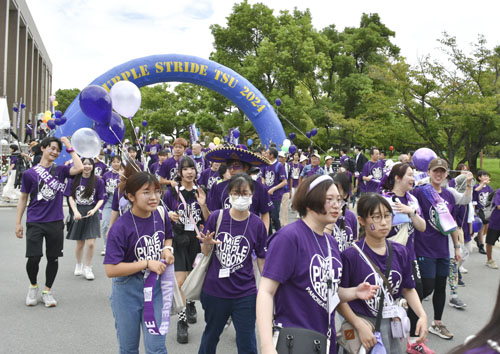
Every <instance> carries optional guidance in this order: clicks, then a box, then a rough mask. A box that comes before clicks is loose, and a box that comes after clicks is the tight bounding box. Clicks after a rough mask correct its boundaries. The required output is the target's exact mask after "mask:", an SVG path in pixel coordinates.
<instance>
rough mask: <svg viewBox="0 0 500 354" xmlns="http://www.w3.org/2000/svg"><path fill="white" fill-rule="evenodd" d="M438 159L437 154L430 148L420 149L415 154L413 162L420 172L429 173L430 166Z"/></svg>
mask: <svg viewBox="0 0 500 354" xmlns="http://www.w3.org/2000/svg"><path fill="white" fill-rule="evenodd" d="M436 157H437V155H436V153H435V152H434V151H432V150H431V149H429V148H420V149H418V150H417V151H415V153H414V154H413V157H412V160H413V165H415V167H416V169H417V170H418V171H422V172H427V169H428V168H429V164H430V163H431V161H432V160H434V159H435V158H436Z"/></svg>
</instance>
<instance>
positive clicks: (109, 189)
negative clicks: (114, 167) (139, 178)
mask: <svg viewBox="0 0 500 354" xmlns="http://www.w3.org/2000/svg"><path fill="white" fill-rule="evenodd" d="M102 179H103V181H104V187H105V189H106V195H105V196H104V203H106V201H107V200H108V198H110V197H111V198H112V197H113V194H114V193H115V189H116V187H118V185H119V184H120V174H119V173H118V172H116V173H115V172H113V171H108V172H106V173H105V174H104V176H102Z"/></svg>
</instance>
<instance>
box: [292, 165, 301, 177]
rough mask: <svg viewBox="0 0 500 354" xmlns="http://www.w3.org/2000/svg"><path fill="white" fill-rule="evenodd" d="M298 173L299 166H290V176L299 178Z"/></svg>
mask: <svg viewBox="0 0 500 354" xmlns="http://www.w3.org/2000/svg"><path fill="white" fill-rule="evenodd" d="M299 175H300V168H299V167H294V168H292V178H293V179H299Z"/></svg>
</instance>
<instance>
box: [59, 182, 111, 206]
mask: <svg viewBox="0 0 500 354" xmlns="http://www.w3.org/2000/svg"><path fill="white" fill-rule="evenodd" d="M88 181H89V179H88V178H85V177H82V178H81V179H80V184H79V186H78V187H77V188H76V191H75V197H74V199H75V203H76V204H77V205H96V204H97V202H98V201H99V200H103V199H104V194H105V192H104V181H103V180H102V179H101V178H99V177H97V178H96V181H95V187H94V190H93V191H92V195H91V196H90V197H88V198H83V193H84V192H85V186H86V185H87V183H88ZM73 182H74V179H69V180H68V185H67V186H66V191H65V192H64V195H65V196H66V197H70V196H71V189H72V188H73Z"/></svg>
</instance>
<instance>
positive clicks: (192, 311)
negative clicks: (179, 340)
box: [186, 301, 197, 324]
mask: <svg viewBox="0 0 500 354" xmlns="http://www.w3.org/2000/svg"><path fill="white" fill-rule="evenodd" d="M186 317H187V322H188V323H191V324H193V323H196V317H197V313H196V306H195V304H194V301H188V302H187V303H186Z"/></svg>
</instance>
